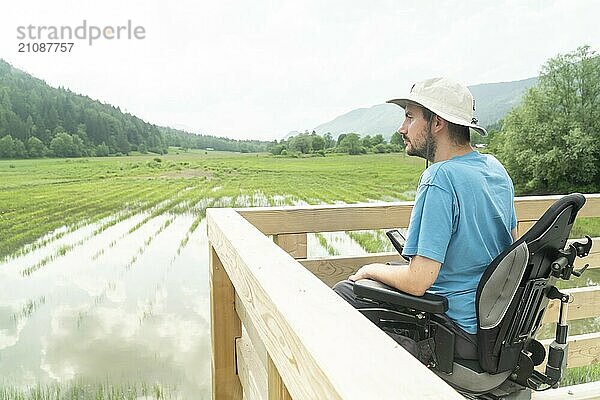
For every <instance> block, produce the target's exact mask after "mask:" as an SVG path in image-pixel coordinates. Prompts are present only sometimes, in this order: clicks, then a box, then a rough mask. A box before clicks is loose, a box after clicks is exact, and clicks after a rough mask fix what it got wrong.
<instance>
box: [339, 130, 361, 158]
mask: <svg viewBox="0 0 600 400" xmlns="http://www.w3.org/2000/svg"><path fill="white" fill-rule="evenodd" d="M339 147H340V148H341V149H342V151H344V152H348V154H352V155H356V154H360V153H361V147H362V146H361V143H360V136H358V134H356V133H349V134H347V135H346V136H345V137H344V138H343V139H342V141H341V143H340V145H339Z"/></svg>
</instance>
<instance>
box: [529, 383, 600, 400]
mask: <svg viewBox="0 0 600 400" xmlns="http://www.w3.org/2000/svg"><path fill="white" fill-rule="evenodd" d="M532 399H533V400H600V381H598V382H589V383H582V384H581V385H573V386H565V387H561V388H558V389H552V390H546V391H544V392H533V397H532Z"/></svg>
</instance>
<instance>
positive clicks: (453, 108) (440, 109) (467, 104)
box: [387, 78, 487, 136]
mask: <svg viewBox="0 0 600 400" xmlns="http://www.w3.org/2000/svg"><path fill="white" fill-rule="evenodd" d="M387 102H388V103H394V104H398V105H399V106H400V107H402V108H406V104H407V103H409V102H413V103H417V104H420V105H422V106H423V107H425V108H427V109H429V110H431V111H432V112H434V113H435V114H437V115H439V116H440V117H442V118H444V119H445V120H446V121H449V122H452V123H453V124H457V125H462V126H468V127H469V128H471V129H473V130H474V131H475V132H477V133H479V134H480V135H481V136H486V135H487V131H486V130H485V129H484V128H483V127H481V126H479V125H477V119H476V118H475V116H474V115H473V113H474V111H475V100H473V95H472V94H471V91H470V90H469V89H467V87H465V86H463V85H461V84H460V83H458V82H455V81H453V80H452V79H448V78H431V79H426V80H424V81H421V82H417V83H415V84H414V85H413V86H412V88H411V89H410V93H409V94H408V96H407V97H404V98H399V99H394V100H388V101H387Z"/></svg>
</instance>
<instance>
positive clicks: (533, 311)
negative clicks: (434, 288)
mask: <svg viewBox="0 0 600 400" xmlns="http://www.w3.org/2000/svg"><path fill="white" fill-rule="evenodd" d="M584 204H585V197H584V196H583V195H581V194H570V195H567V196H564V197H562V198H561V199H559V200H557V201H556V202H555V203H554V204H553V205H552V206H551V207H550V208H549V209H548V210H547V211H546V212H545V213H544V214H543V215H542V217H541V218H540V219H539V220H538V221H537V222H536V223H535V225H533V226H532V227H531V229H530V230H529V231H527V232H526V233H525V234H524V235H523V236H522V237H521V238H520V239H518V240H517V241H515V242H514V243H513V244H512V246H510V247H509V248H508V249H506V250H505V251H504V252H502V253H501V254H500V255H499V256H498V257H496V258H495V259H494V260H493V261H492V262H491V263H490V265H489V266H488V268H487V269H486V271H485V272H484V274H483V276H482V278H481V280H480V283H479V286H478V288H477V292H476V300H475V301H476V303H475V306H476V312H477V321H478V329H477V334H476V335H475V336H474V337H475V340H473V336H471V340H470V341H469V337H467V336H469V335H465V333H464V332H463V331H462V330H461V329H460V328H458V327H457V326H455V325H454V324H453V322H452V321H450V320H449V318H448V317H446V316H445V315H444V312H445V311H447V309H448V301H447V299H446V298H444V297H441V296H438V295H434V294H431V293H426V294H425V295H424V296H421V297H417V296H412V295H409V294H407V293H403V292H400V291H398V290H396V289H393V288H391V287H389V286H386V285H384V284H382V283H380V282H375V281H372V280H368V279H363V280H359V281H357V282H355V285H354V289H353V290H354V294H355V295H357V296H358V297H359V298H361V299H364V300H368V301H370V302H373V304H374V305H373V307H371V308H365V309H360V310H359V311H360V312H361V313H363V314H364V315H365V316H366V317H367V318H369V319H370V320H371V321H372V322H374V323H375V324H376V325H378V326H379V327H380V328H382V329H383V330H384V331H386V332H387V333H388V334H390V336H392V337H395V336H397V335H402V336H405V337H409V338H411V339H412V340H414V342H416V343H417V344H418V345H419V346H420V348H421V349H423V348H426V349H428V351H426V352H425V353H426V354H427V357H426V359H421V361H423V362H425V363H426V364H427V365H428V366H429V367H430V368H431V369H432V370H433V371H434V372H435V373H436V374H437V375H438V376H440V377H441V378H442V379H444V380H445V381H446V382H448V383H449V384H450V385H451V386H453V387H454V388H455V389H456V390H457V391H458V392H460V393H461V394H463V395H464V396H465V397H468V398H478V399H529V398H530V397H531V393H532V390H536V391H537V390H544V389H548V388H552V387H557V386H558V383H559V381H560V378H561V376H562V374H563V371H564V369H565V368H566V360H567V350H568V349H567V334H568V333H567V331H568V325H567V321H566V313H567V307H568V303H569V295H568V294H565V293H562V292H561V291H560V290H558V289H557V288H556V286H555V283H556V281H557V280H558V279H564V280H568V279H570V278H571V276H572V275H575V276H580V275H581V274H582V273H583V272H584V270H585V269H586V268H587V265H586V266H584V267H583V268H582V269H581V270H580V271H576V270H574V265H573V264H574V261H575V258H576V257H585V256H586V255H587V254H588V253H589V252H590V249H591V246H592V241H591V239H590V237H589V236H586V242H584V243H579V242H574V243H571V244H569V245H567V238H568V237H569V233H570V231H571V227H572V226H573V223H574V221H575V217H576V215H577V212H578V211H579V210H580V209H581V208H582V207H583V205H584ZM551 299H558V300H559V301H560V313H559V319H558V323H557V326H556V338H555V340H554V342H553V343H552V344H551V345H550V347H549V350H548V360H547V362H546V366H545V372H543V373H542V372H539V371H537V370H536V369H534V367H535V366H538V365H540V364H542V363H543V362H544V361H545V360H546V350H545V348H544V346H542V344H541V343H540V342H538V341H537V340H536V339H535V335H536V333H537V332H538V330H539V328H540V326H541V325H542V319H543V316H544V312H545V310H546V307H547V305H548V302H549V300H551ZM457 350H459V351H457Z"/></svg>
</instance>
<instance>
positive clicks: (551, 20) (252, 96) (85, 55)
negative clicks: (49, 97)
mask: <svg viewBox="0 0 600 400" xmlns="http://www.w3.org/2000/svg"><path fill="white" fill-rule="evenodd" d="M598 15H600V2H599V1H596V0H587V1H585V0H564V1H562V0H561V1H523V0H519V1H516V0H515V1H489V2H483V1H464V0H462V1H461V0H457V1H410V2H409V1H402V0H370V1H367V0H339V1H338V0H336V1H327V0H308V1H302V0H295V1H291V0H254V1H241V0H240V1H210V2H209V1H198V0H196V1H192V0H184V1H171V2H169V1H166V0H164V1H156V0H154V1H149V0H144V1H140V0H135V1H123V0H118V1H116V0H104V1H94V2H87V1H81V0H54V1H41V0H40V1H27V0H25V1H20V2H17V1H14V0H10V1H8V2H4V3H3V5H2V11H1V13H0V57H1V58H3V59H4V60H6V61H8V62H10V63H11V64H12V65H13V66H15V67H18V68H21V69H24V70H25V71H27V72H29V73H30V74H32V75H34V76H36V77H38V78H41V79H44V80H45V81H46V82H47V83H49V84H51V85H53V86H59V85H60V86H64V87H67V88H69V89H71V90H73V91H75V92H77V93H82V94H85V95H88V96H90V97H92V98H95V99H99V100H101V101H104V102H108V103H111V104H114V105H117V106H120V107H121V109H124V110H126V111H128V112H130V113H132V114H135V115H137V116H139V117H141V118H142V119H144V120H146V121H149V122H152V123H156V124H160V125H167V126H178V127H181V126H186V127H188V128H189V129H193V130H194V131H195V132H199V133H205V134H213V135H218V136H228V137H233V138H248V139H250V138H255V139H279V138H281V137H283V136H284V135H285V134H286V133H288V132H289V131H291V130H299V131H303V130H305V129H309V130H310V129H312V128H314V127H315V126H317V125H319V124H321V123H323V122H327V121H329V120H331V119H333V118H335V117H336V116H338V115H340V114H343V113H346V112H348V111H350V110H352V109H355V108H359V107H370V106H373V105H375V104H380V103H383V102H384V101H385V100H387V99H390V98H393V97H397V96H400V95H403V94H405V93H406V92H407V91H408V89H409V88H410V86H411V84H412V83H413V82H414V81H417V80H421V79H425V78H428V77H432V76H440V75H446V76H450V77H453V78H455V79H457V80H459V81H461V82H463V83H465V84H467V85H472V84H477V83H487V82H499V81H512V80H518V79H524V78H529V77H532V76H535V75H537V74H538V72H539V69H540V66H541V65H542V64H543V63H544V62H545V61H546V60H547V59H548V58H550V57H553V56H555V55H557V54H559V53H565V52H569V51H572V50H574V49H575V48H576V47H577V46H580V45H583V44H589V45H591V46H592V48H593V49H594V50H596V51H598V50H600V28H599V27H598V25H599V21H598ZM84 19H85V20H86V21H87V24H88V26H89V25H95V26H98V27H102V28H103V27H106V26H112V27H116V26H118V25H126V24H127V21H128V20H131V21H132V24H133V26H134V27H135V26H142V27H143V28H144V30H145V39H142V40H106V39H103V40H97V41H95V42H94V43H93V44H92V45H91V46H90V45H88V44H87V42H85V41H79V40H76V41H75V45H74V46H73V49H72V52H71V53H64V54H61V53H19V52H18V51H17V50H18V44H19V42H27V40H19V39H17V27H18V26H25V27H27V26H29V25H35V26H70V27H72V28H73V29H74V28H76V27H77V26H81V25H82V22H83V20H84ZM30 42H31V41H30Z"/></svg>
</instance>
